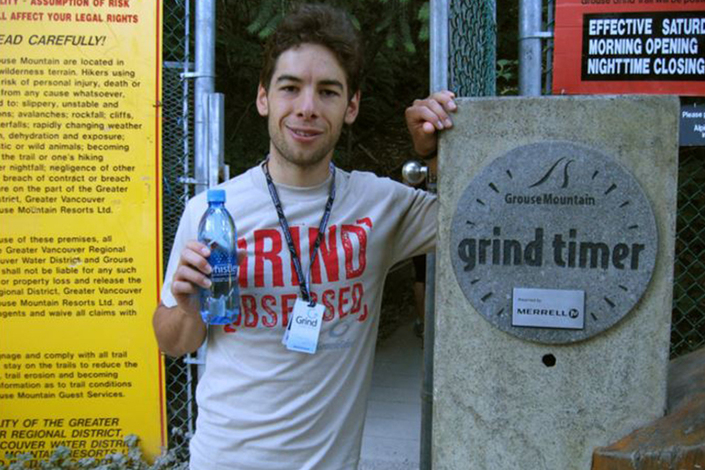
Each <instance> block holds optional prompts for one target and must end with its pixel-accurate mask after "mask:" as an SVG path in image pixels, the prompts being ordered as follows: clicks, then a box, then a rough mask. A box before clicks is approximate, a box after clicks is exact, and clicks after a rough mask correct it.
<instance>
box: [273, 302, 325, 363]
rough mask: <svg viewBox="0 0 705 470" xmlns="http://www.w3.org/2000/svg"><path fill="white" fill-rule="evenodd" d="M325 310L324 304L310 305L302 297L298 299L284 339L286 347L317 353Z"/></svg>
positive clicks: (292, 349)
mask: <svg viewBox="0 0 705 470" xmlns="http://www.w3.org/2000/svg"><path fill="white" fill-rule="evenodd" d="M325 311H326V308H325V306H324V305H317V304H314V305H309V303H308V302H306V301H304V300H301V299H300V298H299V299H296V303H295V304H294V310H293V311H292V312H291V320H289V326H288V327H287V328H286V332H285V333H284V338H283V339H282V343H283V344H284V345H285V346H286V348H287V349H289V350H291V351H298V352H303V353H308V354H315V352H316V348H317V347H318V334H319V332H320V331H321V323H323V313H325Z"/></svg>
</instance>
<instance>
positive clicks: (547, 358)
mask: <svg viewBox="0 0 705 470" xmlns="http://www.w3.org/2000/svg"><path fill="white" fill-rule="evenodd" d="M541 362H543V365H545V366H546V367H553V366H555V365H556V356H554V355H553V354H546V355H544V356H543V357H542V358H541Z"/></svg>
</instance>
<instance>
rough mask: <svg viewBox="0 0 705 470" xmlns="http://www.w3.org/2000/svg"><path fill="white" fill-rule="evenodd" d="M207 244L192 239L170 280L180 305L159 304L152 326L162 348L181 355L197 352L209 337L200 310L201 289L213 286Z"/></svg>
mask: <svg viewBox="0 0 705 470" xmlns="http://www.w3.org/2000/svg"><path fill="white" fill-rule="evenodd" d="M209 254H210V251H209V250H208V247H206V246H205V245H203V244H201V243H199V242H197V241H195V240H192V241H190V242H188V243H187V244H186V247H185V248H184V249H183V250H182V251H181V255H180V257H179V265H178V267H177V269H176V272H175V273H174V278H173V280H172V282H171V293H172V294H173V295H174V298H175V299H176V303H177V305H176V306H174V307H167V306H165V305H164V304H159V306H158V307H157V309H156V311H155V312H154V317H153V318H152V325H153V327H154V334H155V335H156V337H157V343H158V344H159V349H160V350H162V351H163V352H164V353H165V354H168V355H169V356H173V357H178V356H182V355H184V354H187V353H191V352H194V351H196V350H197V349H198V348H199V346H201V344H203V341H204V340H205V338H206V325H205V324H204V323H203V321H202V320H201V314H200V312H199V302H198V291H199V289H200V288H201V287H204V288H208V287H210V284H211V281H210V279H208V277H207V276H208V274H210V272H211V267H210V265H209V264H208V261H207V260H206V257H207V256H208V255H209Z"/></svg>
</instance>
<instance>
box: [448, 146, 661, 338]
mask: <svg viewBox="0 0 705 470" xmlns="http://www.w3.org/2000/svg"><path fill="white" fill-rule="evenodd" d="M450 245H451V246H450V257H451V260H452V265H453V271H454V273H455V277H456V279H457V281H458V284H459V286H460V288H461V290H462V292H463V294H464V295H465V297H466V298H467V300H468V301H469V302H470V303H471V304H472V305H473V307H474V308H475V309H476V310H477V311H478V313H480V314H481V315H482V316H483V317H484V318H485V319H486V320H487V321H489V322H490V323H491V324H492V325H494V326H496V327H497V328H499V329H500V330H502V331H505V332H507V333H509V334H511V335H514V336H517V337H519V338H523V339H526V340H530V341H536V342H540V343H550V344H561V343H572V342H576V341H581V340H584V339H587V338H590V337H591V336H594V335H596V334H598V333H600V332H602V331H604V330H606V329H608V328H610V327H611V326H613V325H615V324H616V323H618V322H619V321H620V320H621V319H622V318H623V317H624V316H626V315H627V314H628V313H629V312H630V310H631V309H632V308H633V307H634V305H635V304H636V303H637V302H638V301H639V299H640V298H641V296H642V294H643V293H644V291H645V290H646V287H647V286H648V284H649V281H650V279H651V275H652V272H653V269H654V264H655V260H656V252H657V245H658V235H657V228H656V222H655V219H654V214H653V211H652V209H651V205H650V204H649V202H648V199H647V198H646V196H645V194H644V192H643V191H642V189H641V187H640V186H639V183H638V182H637V181H636V179H635V178H634V177H633V176H631V174H630V173H629V172H628V171H627V170H626V169H625V168H623V167H622V166H621V165H620V164H619V163H617V162H616V161H615V160H614V159H613V158H611V157H609V156H607V155H604V154H603V153H601V152H599V151H598V150H596V149H594V148H591V147H588V146H585V145H581V144H576V143H571V142H562V141H544V142H539V143H534V144H528V145H523V146H519V147H516V148H514V149H513V150H510V151H509V152H507V153H506V154H504V155H502V156H500V157H499V158H496V159H495V160H493V161H492V162H491V163H489V164H488V165H487V166H486V167H485V168H483V169H482V170H480V172H479V173H478V175H477V176H476V177H475V178H473V180H472V181H471V182H470V184H469V185H468V186H467V187H466V188H465V190H464V191H463V192H462V193H461V196H460V199H459V201H458V204H457V208H456V210H455V213H454V215H453V218H452V225H451V230H450Z"/></svg>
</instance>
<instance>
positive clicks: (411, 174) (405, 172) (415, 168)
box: [401, 160, 428, 186]
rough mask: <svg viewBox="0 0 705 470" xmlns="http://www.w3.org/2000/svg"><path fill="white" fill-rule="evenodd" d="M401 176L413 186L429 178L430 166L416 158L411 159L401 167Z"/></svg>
mask: <svg viewBox="0 0 705 470" xmlns="http://www.w3.org/2000/svg"><path fill="white" fill-rule="evenodd" d="M401 176H402V178H404V181H406V182H407V183H409V184H410V185H412V186H416V185H417V184H419V183H421V182H422V181H423V180H425V179H426V178H428V167H427V166H425V165H423V164H422V163H420V162H418V161H416V160H411V161H408V162H406V163H404V166H403V167H402V168H401Z"/></svg>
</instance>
